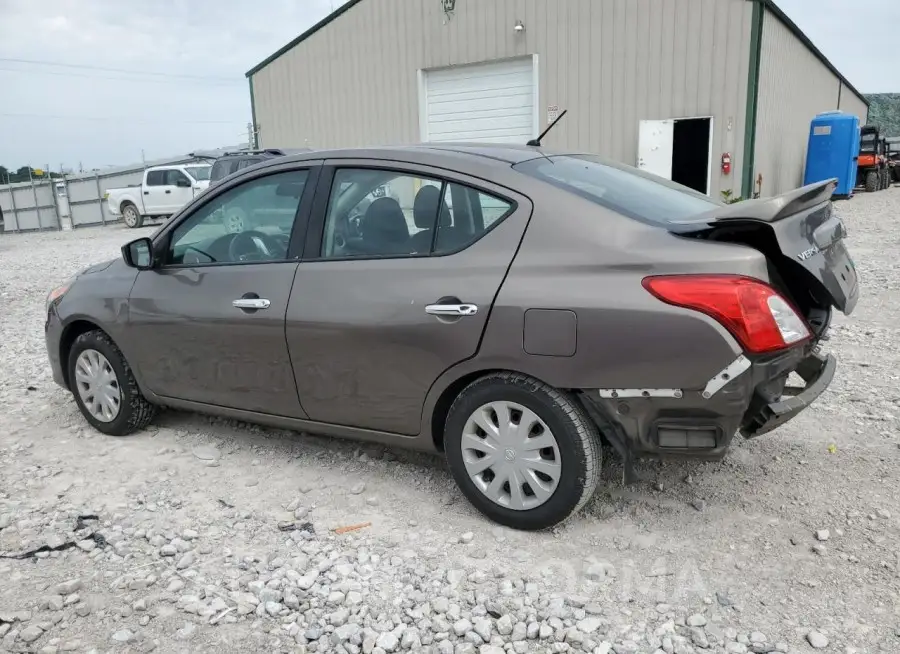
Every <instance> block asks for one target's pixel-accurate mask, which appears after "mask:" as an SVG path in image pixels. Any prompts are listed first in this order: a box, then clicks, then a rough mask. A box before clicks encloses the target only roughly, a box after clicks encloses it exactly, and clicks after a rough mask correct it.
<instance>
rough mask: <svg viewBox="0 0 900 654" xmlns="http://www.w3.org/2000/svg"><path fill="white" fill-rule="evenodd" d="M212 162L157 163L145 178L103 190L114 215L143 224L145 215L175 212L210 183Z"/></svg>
mask: <svg viewBox="0 0 900 654" xmlns="http://www.w3.org/2000/svg"><path fill="white" fill-rule="evenodd" d="M209 170H210V165H209V164H202V163H198V164H184V165H173V166H153V167H152V168H148V169H147V170H145V171H144V181H143V182H141V183H140V184H135V185H133V186H125V187H122V188H111V189H109V190H107V191H106V193H104V194H103V199H104V200H106V202H107V204H108V205H109V212H110V213H111V214H112V215H113V216H122V220H123V221H124V222H125V224H126V225H127V226H128V227H132V228H134V227H140V226H141V225H143V224H144V219H145V218H164V217H166V216H171V215H172V214H173V213H175V212H176V211H178V210H179V209H181V207H183V206H184V205H185V204H187V203H188V202H190V201H191V200H192V199H193V198H194V196H196V195H198V194H200V193H202V192H203V191H204V190H205V189H206V188H207V187H208V186H209Z"/></svg>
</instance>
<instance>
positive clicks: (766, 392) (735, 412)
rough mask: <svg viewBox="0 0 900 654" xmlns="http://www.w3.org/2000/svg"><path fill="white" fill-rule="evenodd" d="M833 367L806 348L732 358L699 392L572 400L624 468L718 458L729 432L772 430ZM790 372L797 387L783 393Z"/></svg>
mask: <svg viewBox="0 0 900 654" xmlns="http://www.w3.org/2000/svg"><path fill="white" fill-rule="evenodd" d="M836 366H837V361H836V360H835V358H834V357H833V356H831V355H820V354H818V353H816V352H814V351H811V350H810V348H797V349H794V350H788V351H786V352H782V353H779V354H777V355H769V356H765V357H753V358H748V357H744V356H741V357H738V359H736V360H735V361H734V362H732V364H730V365H729V366H728V367H726V368H725V369H724V370H722V371H721V372H720V373H719V374H718V375H716V376H715V377H713V378H712V379H710V381H709V383H708V384H707V385H706V387H705V388H703V389H697V390H682V389H592V390H584V391H582V392H581V393H580V394H579V396H580V399H581V401H582V404H583V405H584V407H585V409H586V410H587V412H588V414H589V415H590V416H591V417H592V418H593V420H594V421H595V422H596V423H597V424H598V427H599V428H600V429H601V431H602V432H603V433H604V435H606V436H607V437H608V439H609V440H610V441H611V443H612V444H613V446H614V447H615V448H616V449H617V450H619V452H620V454H622V455H623V457H624V458H625V460H626V463H627V462H629V461H630V460H632V459H634V458H641V457H647V456H650V457H665V458H698V459H719V458H721V457H722V456H724V454H725V452H726V451H727V450H728V447H729V445H730V444H731V441H732V438H733V437H734V434H735V433H738V432H740V433H741V435H743V436H744V437H746V438H752V437H755V436H759V435H761V434H765V433H766V432H769V431H772V430H773V429H776V428H777V427H780V426H781V425H783V424H784V423H786V422H788V421H789V420H791V419H792V418H793V417H795V416H796V415H798V414H799V413H800V412H801V411H803V410H804V409H805V408H806V407H808V406H809V405H810V404H811V403H812V402H813V401H815V400H816V398H818V397H819V396H820V395H821V394H822V393H823V392H824V390H825V389H826V388H828V385H829V384H830V383H831V380H832V379H833V378H834V372H835V368H836ZM791 372H796V373H797V374H799V375H800V377H801V378H802V379H803V380H804V382H805V386H803V387H801V388H792V387H788V386H787V379H788V376H789V375H790V373H791Z"/></svg>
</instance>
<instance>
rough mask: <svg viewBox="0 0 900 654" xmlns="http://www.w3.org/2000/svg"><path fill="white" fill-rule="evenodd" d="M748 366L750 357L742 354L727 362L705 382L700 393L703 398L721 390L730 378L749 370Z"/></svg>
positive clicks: (707, 397)
mask: <svg viewBox="0 0 900 654" xmlns="http://www.w3.org/2000/svg"><path fill="white" fill-rule="evenodd" d="M750 366H751V363H750V359H748V358H747V357H745V356H744V355H743V354H742V355H741V356H739V357H738V358H737V359H735V360H734V361H732V362H731V363H729V364H728V365H727V366H726V367H725V369H723V370H722V371H721V372H720V373H719V374H717V375H716V376H715V377H713V378H712V379H710V380H709V381H708V382H706V387H705V388H704V389H703V392H702V393H701V395H702V396H703V398H704V399H707V400H708V399H709V398H711V397H712V396H713V395H715V394H716V393H718V392H719V391H720V390H722V388H724V386H725V385H726V384H727V383H728V382H730V381H731V380H732V379H734V378H735V377H738V376H740V375H742V374H744V373H745V372H747V371H748V370H750Z"/></svg>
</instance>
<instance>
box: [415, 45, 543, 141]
mask: <svg viewBox="0 0 900 654" xmlns="http://www.w3.org/2000/svg"><path fill="white" fill-rule="evenodd" d="M423 86H424V88H423V92H422V95H423V97H422V99H421V102H422V105H423V106H422V109H423V110H422V111H421V115H422V121H423V123H424V126H425V129H423V130H422V139H423V140H425V141H433V142H435V141H436V142H440V141H484V142H488V143H522V144H524V143H526V142H527V141H528V140H529V139H533V138H534V137H535V136H537V134H535V116H536V107H537V102H536V88H535V80H534V65H533V63H532V58H531V57H528V58H527V59H514V60H510V61H499V62H492V63H487V64H475V65H471V66H457V67H454V68H445V69H442V70H432V71H426V72H425V73H424V84H423Z"/></svg>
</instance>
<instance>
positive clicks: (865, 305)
mask: <svg viewBox="0 0 900 654" xmlns="http://www.w3.org/2000/svg"><path fill="white" fill-rule="evenodd" d="M838 208H839V210H840V212H841V213H842V215H843V216H844V217H845V221H846V223H847V225H848V228H849V230H850V242H851V246H852V252H853V254H854V256H855V259H856V261H857V263H858V267H859V270H860V274H861V278H862V283H863V295H862V298H861V301H860V303H859V306H858V308H857V310H856V312H855V313H854V315H853V316H852V319H845V318H843V316H840V317H839V318H838V319H837V320H836V325H835V328H834V330H833V336H832V338H831V340H830V341H829V342H828V343H826V345H827V349H830V350H831V351H833V352H835V353H836V354H837V355H838V356H839V358H840V360H841V364H840V366H839V368H838V375H837V377H836V379H835V382H834V383H833V384H832V386H831V388H830V389H829V391H828V392H827V393H826V394H825V395H824V396H823V397H822V398H820V400H819V402H818V403H817V404H815V406H814V407H813V408H812V409H810V410H808V411H807V412H806V413H804V414H803V415H802V416H800V417H799V418H798V419H796V420H795V421H793V422H792V423H790V424H789V425H787V426H785V427H783V428H781V429H780V430H778V431H776V432H775V433H773V434H770V435H767V436H763V437H761V438H759V439H757V440H756V441H753V442H748V441H744V440H743V439H740V441H736V442H735V447H734V448H733V450H732V452H731V454H730V455H729V457H728V458H727V459H726V460H725V461H723V462H721V463H716V464H697V463H666V464H657V463H647V464H644V465H643V466H642V468H641V470H642V472H643V474H644V475H646V476H647V477H648V479H649V481H647V482H646V483H642V484H639V485H636V486H633V487H629V488H623V487H622V485H621V483H620V480H621V478H622V468H621V466H620V464H619V462H618V461H617V460H616V458H615V457H614V456H612V455H611V454H608V456H607V460H606V463H605V465H606V470H605V472H604V477H605V479H604V486H603V489H602V490H601V491H600V492H598V494H597V496H596V497H595V498H594V500H593V501H592V502H591V504H590V505H589V506H588V508H587V509H586V511H585V512H584V513H583V514H582V515H580V516H579V517H577V518H576V519H574V520H572V521H570V522H568V523H567V524H566V525H565V526H564V527H562V528H559V529H557V530H556V531H554V532H553V533H542V534H533V533H520V532H514V531H510V530H506V529H502V528H498V527H496V526H495V525H492V524H490V523H488V522H487V521H486V520H484V519H483V518H482V517H481V516H480V515H478V514H477V513H476V512H475V511H474V510H473V509H472V508H471V507H470V506H469V505H468V504H467V503H466V502H465V500H464V499H463V498H462V497H461V495H460V494H459V493H458V492H457V490H456V489H455V487H454V484H453V482H452V481H451V479H450V477H449V474H448V473H447V471H446V469H445V467H444V464H443V462H442V461H441V460H440V459H437V458H433V457H428V456H424V455H418V454H409V453H404V452H400V451H387V450H385V449H383V448H379V447H370V446H360V445H358V444H354V443H348V442H339V441H333V440H329V439H323V438H317V437H312V436H304V437H301V436H300V435H298V434H295V433H290V432H284V431H275V430H268V429H261V428H258V427H254V426H248V425H245V424H238V423H234V422H229V421H222V420H213V419H209V418H205V417H201V416H196V415H189V414H182V413H177V412H166V413H165V414H163V415H162V416H161V417H160V418H159V419H158V420H157V421H156V423H155V424H154V426H153V427H152V428H151V429H148V430H147V431H145V432H142V433H140V434H137V435H135V436H132V437H129V438H124V439H115V438H110V437H104V436H102V435H100V434H98V433H96V432H94V431H92V430H91V429H89V428H88V427H87V425H86V423H85V422H84V421H83V420H82V418H81V417H80V415H79V414H78V412H77V410H76V408H75V404H74V402H73V401H72V400H71V398H70V396H69V395H67V394H66V393H65V392H64V391H63V390H61V389H60V388H58V387H56V386H55V385H54V384H53V382H52V380H51V378H50V373H49V368H48V365H47V363H46V355H45V352H44V342H43V337H42V321H43V315H42V314H43V301H44V297H45V294H46V292H47V290H48V289H50V288H51V287H52V286H54V285H55V284H57V283H58V282H61V281H62V280H64V279H65V278H66V277H68V276H69V275H70V274H71V273H73V272H75V271H77V270H78V269H80V268H82V267H84V266H86V265H88V264H90V263H92V262H94V261H97V260H100V259H103V258H104V257H107V256H115V255H116V254H117V252H118V248H119V246H120V245H121V244H122V243H123V242H124V241H126V240H128V239H130V238H133V237H135V236H136V235H137V234H141V233H150V231H151V230H149V229H145V230H139V231H129V230H125V229H123V228H117V227H110V228H102V229H94V230H83V231H77V232H74V233H46V234H30V235H0V306H2V308H3V316H2V322H0V362H2V366H0V650H4V649H5V650H9V651H14V652H18V651H23V652H24V651H28V652H36V651H39V652H58V651H59V652H62V651H75V652H85V651H95V652H126V651H131V652H147V651H151V650H154V649H155V650H156V651H159V652H216V653H217V654H224V653H226V652H337V653H339V654H343V653H344V652H346V654H358V653H359V652H360V651H362V652H364V653H365V654H372V653H375V654H385V653H386V654H391V653H393V652H400V651H403V650H411V651H427V652H436V653H437V654H474V653H475V652H478V653H479V654H503V652H504V651H507V652H514V653H515V654H524V653H525V652H568V651H573V652H579V651H582V652H592V653H609V652H615V653H616V654H625V653H629V654H635V653H642V654H643V653H646V654H659V653H660V652H665V653H668V654H671V653H672V652H676V653H679V654H683V653H686V652H698V653H704V652H717V653H721V652H725V653H740V652H771V651H776V652H798V653H799V652H811V651H824V652H842V653H843V652H848V653H852V652H900V610H898V606H900V604H898V599H900V598H898V592H900V576H898V566H900V529H898V519H900V501H898V499H900V491H898V489H900V468H898V465H897V463H898V460H900V448H898V444H900V423H898V418H897V416H898V415H900V390H898V389H900V385H898V374H900V373H898V367H900V328H898V318H900V309H898V306H900V271H898V265H900V228H898V223H897V220H898V216H900V188H894V189H891V190H889V191H885V192H880V193H875V194H869V195H867V194H861V195H859V196H858V197H856V198H854V199H853V200H852V201H849V202H842V203H839V204H838ZM360 524H365V525H367V526H364V527H362V528H359V529H356V530H352V531H348V532H345V533H339V531H335V530H336V529H338V528H340V527H346V526H356V525H360Z"/></svg>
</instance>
